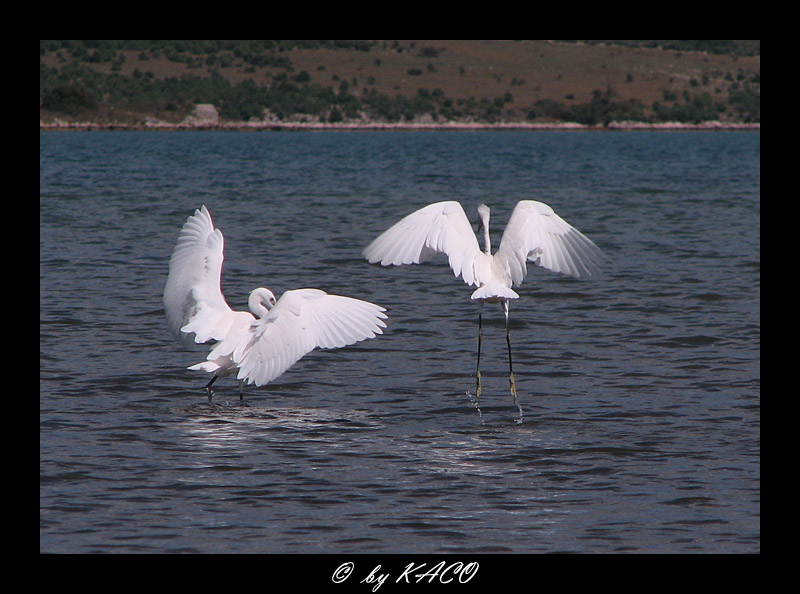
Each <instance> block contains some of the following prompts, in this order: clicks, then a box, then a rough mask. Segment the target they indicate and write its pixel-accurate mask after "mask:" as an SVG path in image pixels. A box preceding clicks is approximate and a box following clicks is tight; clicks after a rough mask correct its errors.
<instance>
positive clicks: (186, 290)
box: [164, 206, 386, 402]
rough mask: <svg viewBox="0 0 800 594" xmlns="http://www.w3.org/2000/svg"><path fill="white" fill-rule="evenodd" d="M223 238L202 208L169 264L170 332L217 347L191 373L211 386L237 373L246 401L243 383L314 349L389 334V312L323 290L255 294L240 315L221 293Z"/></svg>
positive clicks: (260, 380)
mask: <svg viewBox="0 0 800 594" xmlns="http://www.w3.org/2000/svg"><path fill="white" fill-rule="evenodd" d="M222 251H223V237H222V232H221V231H220V230H219V229H215V228H214V223H213V222H212V221H211V215H210V214H209V212H208V209H207V208H206V207H205V206H203V207H202V208H201V209H199V210H196V211H195V212H194V215H192V216H190V217H189V218H188V219H187V221H186V223H185V224H184V226H183V229H182V230H181V232H180V235H179V236H178V243H177V245H176V247H175V251H174V252H173V254H172V258H171V259H170V261H169V276H168V277H167V284H166V287H165V288H164V311H165V313H166V315H167V320H168V322H169V327H170V330H172V331H173V332H174V333H176V334H178V335H179V336H181V338H182V339H183V340H184V342H188V341H190V340H191V339H192V338H193V339H194V341H195V342H197V343H208V344H212V345H213V346H212V347H211V352H210V353H209V355H208V357H207V358H206V360H205V361H203V362H202V363H198V364H197V365H192V366H191V367H189V369H192V370H196V371H206V372H209V373H213V374H214V375H213V377H212V378H211V381H209V382H208V384H207V385H206V387H205V389H206V393H207V394H208V400H209V402H211V398H212V395H213V391H212V390H211V386H212V384H213V383H214V382H215V381H216V380H217V379H218V378H221V377H225V376H227V375H231V374H233V373H236V377H237V379H238V380H239V400H240V401H241V400H242V399H243V390H244V383H245V382H246V383H247V384H255V385H256V386H262V385H264V384H266V383H269V382H271V381H272V380H274V379H275V378H277V377H278V376H279V375H281V374H282V373H283V372H284V371H286V370H287V369H288V368H289V367H291V366H292V365H293V364H294V363H296V362H297V361H298V360H299V359H300V358H301V357H303V356H304V355H306V354H307V353H309V352H311V351H312V350H314V349H315V348H317V347H319V348H323V349H333V348H339V347H343V346H347V345H350V344H353V343H355V342H358V341H360V340H365V339H367V338H373V337H375V336H376V335H377V334H382V333H383V332H382V330H381V328H385V327H386V324H385V323H384V322H383V320H385V319H386V314H384V313H383V312H384V311H386V310H385V309H384V308H382V307H380V306H378V305H375V304H374V303H369V302H367V301H361V300H359V299H352V298H350V297H341V296H339V295H328V294H327V293H325V292H324V291H321V290H319V289H296V290H293V291H286V292H285V293H284V294H283V295H282V296H281V298H280V299H278V300H276V299H275V295H274V294H273V293H272V291H270V290H269V289H265V288H263V287H261V288H258V289H254V290H253V291H252V292H251V293H250V297H249V299H248V302H247V303H248V307H249V308H250V312H252V313H250V312H247V311H234V310H232V309H231V308H230V307H229V306H228V304H227V303H226V301H225V298H224V297H223V295H222V291H221V289H220V275H221V272H222V259H223V255H222Z"/></svg>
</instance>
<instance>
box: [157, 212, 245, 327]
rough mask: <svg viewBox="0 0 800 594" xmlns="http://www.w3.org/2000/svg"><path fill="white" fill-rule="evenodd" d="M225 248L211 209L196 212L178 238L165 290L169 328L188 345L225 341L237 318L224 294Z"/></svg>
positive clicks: (165, 306) (165, 307) (170, 262)
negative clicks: (221, 287)
mask: <svg viewBox="0 0 800 594" xmlns="http://www.w3.org/2000/svg"><path fill="white" fill-rule="evenodd" d="M223 246H224V240H223V237H222V232H221V231H220V230H219V229H215V228H214V223H213V222H212V221H211V215H210V214H209V212H208V209H207V208H206V207H205V206H203V207H202V208H200V209H199V210H195V211H194V214H193V215H192V216H190V217H189V218H188V219H187V220H186V223H185V224H184V225H183V229H181V232H180V235H179V236H178V243H177V245H176V246H175V251H174V252H173V253H172V258H170V261H169V276H168V277H167V284H166V286H165V287H164V311H165V313H166V314H167V321H168V323H169V328H170V330H171V331H172V332H174V333H175V334H177V335H179V336H180V337H181V338H182V339H183V340H184V341H190V340H191V338H192V337H193V338H194V340H195V342H200V343H203V342H207V341H209V340H212V339H213V340H222V339H223V338H224V337H225V335H226V334H227V332H228V330H229V328H230V325H231V323H232V320H233V319H234V318H235V315H234V314H235V312H233V310H231V308H230V307H229V306H228V304H227V303H226V302H225V298H224V297H223V296H222V291H221V290H220V275H221V273H222V259H223V257H222V250H223Z"/></svg>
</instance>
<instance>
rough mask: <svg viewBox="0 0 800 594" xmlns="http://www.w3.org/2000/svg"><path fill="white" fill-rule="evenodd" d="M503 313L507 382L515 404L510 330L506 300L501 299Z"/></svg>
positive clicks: (515, 395) (515, 386) (515, 393)
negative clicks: (504, 318) (506, 353)
mask: <svg viewBox="0 0 800 594" xmlns="http://www.w3.org/2000/svg"><path fill="white" fill-rule="evenodd" d="M503 313H504V314H505V316H506V343H508V383H509V384H510V386H511V397H512V398H513V399H514V404H517V384H516V382H515V381H514V367H513V365H512V364H511V331H510V330H509V328H508V301H503Z"/></svg>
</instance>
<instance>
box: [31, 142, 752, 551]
mask: <svg viewBox="0 0 800 594" xmlns="http://www.w3.org/2000/svg"><path fill="white" fill-rule="evenodd" d="M39 163H40V182H39V186H40V188H39V189H40V199H39V204H40V218H39V230H40V299H39V303H40V384H39V385H40V399H39V423H40V424H39V459H40V462H39V472H40V487H39V500H40V522H39V535H40V536H39V542H40V544H39V547H40V551H42V552H62V553H90V552H126V553H128V552H145V553H156V552H198V553H226V552H231V553H234V552H235V553H366V552H369V553H435V554H443V553H461V554H465V553H466V554H477V553H495V552H497V553H537V552H566V551H568V552H584V553H613V552H632V553H656V552H657V553H668V552H669V553H672V552H677V553H712V552H715V553H716V552H725V553H745V552H759V551H760V534H761V528H760V505H761V504H760V498H761V489H760V402H761V400H760V334H761V330H760V260H761V258H760V217H761V215H760V209H761V206H760V133H758V132H708V133H706V132H691V133H679V132H677V133H672V132H630V133H628V132H614V133H597V132H535V133H530V132H430V133H427V132H370V133H359V132H308V133H291V132H288V133H279V132H275V133H252V132H242V133H236V132H218V133H215V132H172V133H168V132H141V133H140V132H50V133H40V151H39ZM520 199H535V200H541V201H543V202H546V203H548V204H550V205H551V206H552V207H553V208H554V209H555V210H556V212H557V213H559V214H560V215H561V216H562V217H563V218H565V219H566V220H567V221H569V222H570V223H571V224H573V225H574V226H576V227H577V228H578V229H580V230H581V231H582V232H583V233H585V234H586V235H587V236H588V237H590V238H591V239H593V240H594V241H595V242H596V243H597V244H598V245H599V246H600V247H601V248H602V249H603V250H604V251H605V252H606V253H607V254H608V256H609V257H610V264H609V266H608V268H607V269H606V271H605V273H604V274H603V275H602V277H601V278H599V279H594V280H588V281H582V280H581V281H579V280H574V279H571V278H567V277H563V276H559V275H556V274H553V273H550V272H548V271H546V270H541V269H534V267H530V268H529V270H530V273H529V276H528V278H527V280H526V281H525V283H524V284H523V285H522V286H521V287H520V288H519V289H517V291H518V292H519V293H520V296H521V299H519V300H517V301H515V302H513V303H512V304H511V337H512V346H513V349H514V372H515V376H516V384H517V390H518V393H519V397H520V404H521V406H522V409H523V411H524V417H523V421H524V422H522V423H518V422H517V421H518V420H519V411H518V410H517V408H516V407H515V406H514V405H513V403H512V399H511V396H510V393H509V391H508V379H507V373H508V366H507V365H508V362H507V358H506V357H507V352H506V342H505V326H504V321H503V314H502V311H501V309H500V307H499V306H491V307H490V306H487V308H486V310H485V311H484V315H483V349H482V356H481V368H482V373H483V388H484V393H483V396H482V405H481V414H479V413H478V411H477V410H476V409H475V408H474V407H473V406H472V404H471V401H470V395H469V394H468V392H473V391H474V371H475V354H476V353H475V350H476V346H477V316H478V305H477V304H476V303H474V302H471V301H470V299H469V296H470V293H471V291H472V290H471V289H470V288H469V287H467V286H466V285H465V284H464V283H463V282H462V281H461V280H460V279H456V278H455V277H454V276H453V274H452V272H451V271H450V269H449V268H448V267H447V265H446V263H445V261H444V260H442V261H441V262H439V263H431V264H425V265H419V266H405V267H390V268H381V267H380V266H376V265H370V264H368V263H367V262H366V261H365V260H364V259H363V258H362V257H361V255H360V252H361V250H362V249H363V248H364V247H365V246H366V245H367V244H368V243H369V242H370V241H371V240H372V239H373V238H374V237H376V236H377V235H378V234H379V233H380V232H382V231H383V230H385V229H386V228H387V227H389V226H390V225H391V224H393V223H394V222H396V221H397V220H399V219H400V218H401V217H402V216H404V215H406V214H408V213H410V212H411V211H413V210H416V209H417V208H420V207H422V206H425V205H426V204H429V203H431V202H437V201H441V200H459V201H461V203H462V204H463V205H464V207H465V209H466V211H467V214H468V216H469V217H470V219H471V220H472V221H473V222H475V221H476V220H477V218H476V214H475V206H476V205H477V204H478V203H479V202H485V203H486V204H488V205H489V206H490V207H492V238H493V244H494V245H495V246H497V245H499V240H500V235H501V233H502V229H503V227H504V226H505V223H506V221H507V220H508V217H509V215H510V213H511V210H512V209H513V207H514V205H515V204H516V202H517V201H518V200H520ZM202 204H205V205H206V206H207V207H208V208H209V210H210V211H211V214H212V216H213V217H214V220H215V223H216V225H217V226H218V227H219V228H220V229H221V230H222V232H223V233H224V235H225V246H226V260H225V266H224V269H223V279H222V288H223V292H224V294H225V296H226V298H227V300H228V302H229V304H230V305H231V306H232V307H233V308H234V309H245V308H246V302H247V294H248V292H249V291H250V290H252V289H253V288H255V287H259V286H266V287H269V288H271V289H272V290H273V291H274V292H275V293H276V294H278V293H281V292H283V291H285V290H287V289H293V288H301V287H316V288H321V289H323V290H325V291H327V292H329V293H337V294H343V295H349V296H353V297H358V298H362V299H366V300H369V301H373V302H375V303H378V304H381V305H383V306H384V307H386V308H387V310H388V312H387V313H388V314H389V320H388V328H387V330H386V333H385V334H384V335H383V336H380V337H378V338H377V339H375V340H370V341H366V342H362V343H358V344H357V345H354V346H351V347H349V348H346V349H339V350H334V351H314V352H312V353H311V354H309V355H307V356H306V357H305V358H304V359H302V360H301V361H300V362H298V363H297V364H296V365H295V366H294V367H292V368H291V369H290V370H289V371H287V372H286V373H285V374H284V375H283V376H281V377H280V378H278V379H277V380H276V381H275V382H274V383H273V384H270V385H268V386H264V387H261V388H254V387H250V388H248V389H247V390H246V393H245V403H244V405H240V404H239V401H238V384H237V382H236V381H235V380H233V379H231V378H227V379H223V380H220V381H219V382H217V384H216V386H215V387H216V390H217V391H216V397H215V405H213V406H210V405H209V404H208V401H207V398H206V396H205V392H204V391H203V389H202V387H203V385H204V384H205V383H206V382H207V380H208V378H207V377H206V376H205V374H201V373H197V372H192V371H188V370H187V369H186V367H188V366H189V365H192V364H194V363H198V362H200V361H202V360H203V359H204V358H205V355H206V354H207V349H206V348H205V347H202V346H193V347H186V346H182V345H180V344H179V343H178V342H177V341H176V340H175V339H174V338H173V337H172V336H170V335H169V334H168V332H167V331H166V320H165V318H164V313H163V307H162V303H161V294H162V291H163V287H164V283H165V281H166V276H167V271H168V262H169V257H170V254H171V252H172V249H173V247H174V244H175V240H176V238H177V235H178V232H179V230H180V228H181V226H182V225H183V223H184V221H185V220H186V218H187V217H188V216H189V215H190V214H192V212H193V211H194V209H195V208H198V207H199V206H200V205H202Z"/></svg>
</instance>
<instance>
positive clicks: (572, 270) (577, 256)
mask: <svg viewBox="0 0 800 594" xmlns="http://www.w3.org/2000/svg"><path fill="white" fill-rule="evenodd" d="M494 257H495V262H496V264H497V265H499V266H501V267H503V268H504V269H505V270H506V271H507V272H508V274H509V275H510V276H511V279H512V281H513V282H514V285H519V284H521V283H522V281H523V280H524V279H525V276H526V275H527V274H528V268H527V266H526V260H530V261H531V262H533V263H534V264H536V265H537V266H542V267H543V268H547V269H548V270H552V271H553V272H561V273H563V274H569V275H571V276H575V277H578V278H580V277H591V276H593V275H595V274H597V273H598V272H599V271H600V266H601V265H602V264H603V263H604V261H605V259H606V257H605V255H604V254H603V252H602V251H601V250H600V248H598V247H597V246H596V245H595V244H594V243H593V242H592V240H590V239H589V238H587V237H586V236H585V235H583V234H582V233H581V232H580V231H578V230H577V229H575V227H573V226H572V225H570V224H569V223H567V222H566V221H565V220H564V219H562V218H561V217H560V216H558V215H557V214H556V213H555V212H554V211H553V209H552V208H550V207H549V206H548V205H547V204H544V203H543V202H536V201H535V200H521V201H520V202H518V203H517V206H516V207H514V212H512V213H511V218H510V219H509V220H508V225H506V228H505V231H504V232H503V238H502V239H501V240H500V248H499V249H498V250H497V253H496V254H495V256H494Z"/></svg>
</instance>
